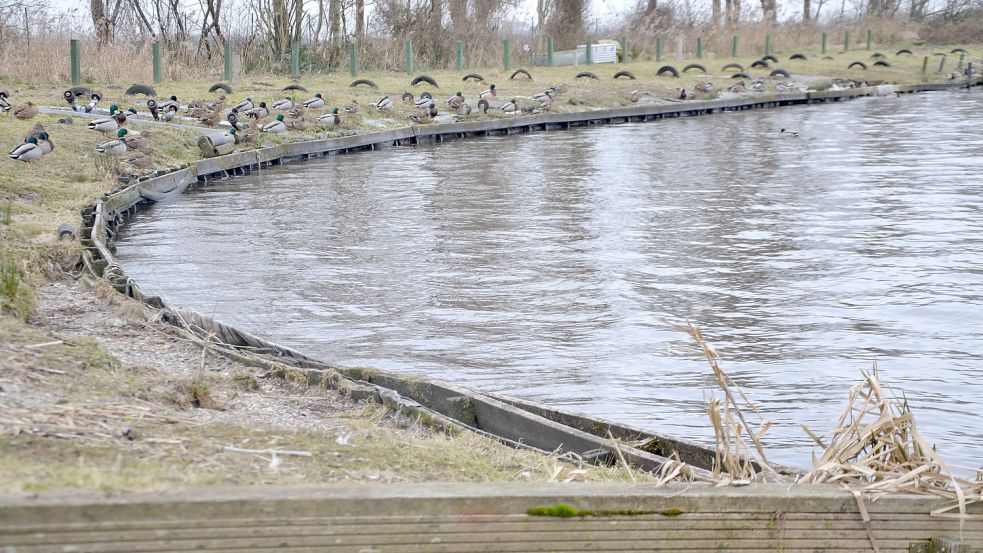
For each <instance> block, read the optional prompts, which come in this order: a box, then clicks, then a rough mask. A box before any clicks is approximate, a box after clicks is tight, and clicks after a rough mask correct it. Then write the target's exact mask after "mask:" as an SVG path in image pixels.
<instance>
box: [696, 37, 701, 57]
mask: <svg viewBox="0 0 983 553" xmlns="http://www.w3.org/2000/svg"><path fill="white" fill-rule="evenodd" d="M696 59H698V60H701V59H703V37H697V38H696Z"/></svg>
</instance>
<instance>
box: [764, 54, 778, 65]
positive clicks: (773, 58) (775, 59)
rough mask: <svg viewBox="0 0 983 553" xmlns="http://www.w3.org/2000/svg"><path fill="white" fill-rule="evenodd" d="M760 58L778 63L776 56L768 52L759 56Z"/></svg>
mask: <svg viewBox="0 0 983 553" xmlns="http://www.w3.org/2000/svg"><path fill="white" fill-rule="evenodd" d="M761 59H763V60H767V61H770V62H771V63H778V58H776V57H775V56H773V55H771V54H768V55H766V56H761Z"/></svg>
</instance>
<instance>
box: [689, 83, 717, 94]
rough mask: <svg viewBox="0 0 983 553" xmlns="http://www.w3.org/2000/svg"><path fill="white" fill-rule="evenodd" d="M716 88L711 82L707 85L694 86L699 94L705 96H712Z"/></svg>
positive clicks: (698, 84) (697, 84)
mask: <svg viewBox="0 0 983 553" xmlns="http://www.w3.org/2000/svg"><path fill="white" fill-rule="evenodd" d="M714 88H715V87H714V86H713V83H711V82H709V81H707V82H705V83H696V85H694V86H693V89H694V90H696V91H697V92H702V93H703V94H710V93H711V92H713V91H714Z"/></svg>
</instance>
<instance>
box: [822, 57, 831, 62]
mask: <svg viewBox="0 0 983 553" xmlns="http://www.w3.org/2000/svg"><path fill="white" fill-rule="evenodd" d="M823 61H833V56H823Z"/></svg>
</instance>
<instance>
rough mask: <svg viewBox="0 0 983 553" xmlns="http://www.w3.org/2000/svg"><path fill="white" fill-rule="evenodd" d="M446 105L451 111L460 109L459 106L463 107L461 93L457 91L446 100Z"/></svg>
mask: <svg viewBox="0 0 983 553" xmlns="http://www.w3.org/2000/svg"><path fill="white" fill-rule="evenodd" d="M447 105H448V106H450V107H451V109H457V110H459V109H461V106H463V105H464V96H462V95H461V91H458V92H457V94H455V95H453V96H451V97H450V98H448V99H447Z"/></svg>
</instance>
